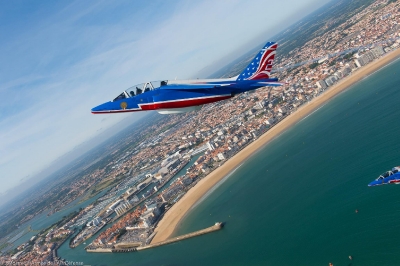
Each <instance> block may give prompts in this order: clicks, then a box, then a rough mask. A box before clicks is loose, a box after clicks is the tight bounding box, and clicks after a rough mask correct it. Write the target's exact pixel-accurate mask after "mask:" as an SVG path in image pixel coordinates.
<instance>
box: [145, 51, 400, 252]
mask: <svg viewBox="0 0 400 266" xmlns="http://www.w3.org/2000/svg"><path fill="white" fill-rule="evenodd" d="M399 57H400V49H396V50H394V51H391V52H389V53H387V54H385V55H384V56H383V57H381V58H379V59H376V60H375V61H373V62H371V63H369V64H368V65H366V66H363V67H362V68H360V69H358V70H356V71H355V72H353V73H352V74H351V75H350V76H347V77H345V78H343V79H341V80H340V81H339V82H338V83H337V84H335V85H333V86H332V87H328V89H327V90H325V91H324V92H323V93H322V94H320V95H319V96H317V97H316V98H313V99H312V100H311V101H310V102H308V103H304V104H303V105H302V106H300V107H299V108H298V109H297V110H296V111H295V112H294V113H292V114H290V115H289V116H287V117H286V118H284V119H283V120H282V121H280V122H279V123H278V124H276V125H275V126H274V127H273V128H271V129H270V130H268V131H267V132H266V133H264V134H263V135H261V136H260V137H259V138H258V139H257V140H255V141H254V142H252V143H251V144H249V145H248V146H246V147H245V148H244V149H243V150H241V151H240V152H239V153H237V154H236V155H235V156H233V157H232V158H230V159H229V160H227V161H226V162H225V163H224V164H223V165H222V166H220V167H218V168H217V169H215V170H214V171H213V172H211V173H210V174H208V175H207V176H206V177H204V178H203V179H201V180H200V181H199V182H198V183H197V184H196V185H195V186H194V187H193V188H191V189H190V190H189V191H188V192H187V193H186V194H185V195H184V196H183V197H182V198H181V199H180V200H179V201H178V202H177V203H175V204H174V205H173V206H172V207H171V209H169V210H168V211H167V212H166V213H165V214H164V217H163V218H162V219H161V221H160V222H159V223H158V225H157V227H156V229H155V232H157V233H156V235H155V237H154V238H153V240H152V241H151V244H154V243H157V242H161V241H165V240H167V239H168V238H170V237H171V236H172V235H173V234H174V232H175V231H176V229H177V227H178V225H179V224H180V222H181V221H182V219H183V218H184V217H185V216H186V214H188V213H189V212H190V210H192V208H193V207H194V206H195V205H196V203H197V202H199V201H200V200H201V199H202V198H203V197H204V196H205V195H206V194H207V192H208V191H210V190H211V189H212V188H213V187H214V186H215V185H217V184H218V183H219V182H220V181H222V180H224V178H225V177H226V176H227V175H229V174H230V173H231V172H233V171H234V170H235V169H237V167H239V166H240V165H241V164H242V163H243V162H245V161H246V160H247V159H248V158H249V157H251V156H252V155H253V154H254V153H256V152H257V151H258V150H260V149H261V148H263V147H265V145H267V144H268V143H269V142H270V141H272V140H273V139H275V138H276V137H278V136H279V135H280V134H282V133H283V132H285V131H286V130H287V129H289V128H290V127H292V126H293V125H295V124H297V123H298V122H300V121H301V120H302V119H304V118H306V117H307V116H308V115H310V114H312V113H313V112H315V111H317V110H318V109H319V108H321V107H322V106H324V105H325V104H326V103H327V102H329V101H330V100H331V99H332V98H334V97H335V96H337V95H339V94H340V93H341V92H343V91H345V90H347V89H349V88H350V87H351V86H353V85H354V84H356V83H358V82H359V81H361V80H363V79H364V78H366V77H368V76H370V75H372V74H374V73H375V72H376V71H378V70H380V69H381V68H383V67H385V66H387V65H389V64H390V63H392V62H394V61H395V60H396V59H398V58H399Z"/></svg>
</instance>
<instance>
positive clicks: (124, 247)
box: [85, 222, 224, 253]
mask: <svg viewBox="0 0 400 266" xmlns="http://www.w3.org/2000/svg"><path fill="white" fill-rule="evenodd" d="M223 225H224V223H222V222H217V223H215V224H214V225H213V226H210V227H207V228H205V229H202V230H199V231H195V232H192V233H188V234H184V235H181V236H177V237H173V238H171V239H167V240H165V241H161V242H158V243H154V244H148V245H144V246H139V244H138V243H136V242H134V243H119V244H117V245H115V246H113V247H109V248H92V247H86V248H85V249H86V252H91V253H121V252H133V251H141V250H145V249H150V248H155V247H159V246H163V245H168V244H171V243H175V242H178V241H182V240H185V239H188V238H192V237H196V236H201V235H204V234H208V233H212V232H215V231H218V230H221V229H222V228H223Z"/></svg>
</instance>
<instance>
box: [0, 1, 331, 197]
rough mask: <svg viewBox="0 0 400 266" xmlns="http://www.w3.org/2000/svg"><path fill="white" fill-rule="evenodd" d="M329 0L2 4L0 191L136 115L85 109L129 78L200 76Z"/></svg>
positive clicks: (117, 90)
mask: <svg viewBox="0 0 400 266" xmlns="http://www.w3.org/2000/svg"><path fill="white" fill-rule="evenodd" d="M327 2H329V1H328V0H302V1H298V0H280V1H270V0H252V1H248V0H219V1H215V0H204V1H190V0H170V1H164V0H161V1H158V0H154V1H146V0H143V1H141V0H136V1H135V0H129V1H123V0H118V1H101V0H97V1H94V0H88V1H51V0H42V1H36V0H32V1H21V0H14V1H0V61H1V62H2V64H0V99H1V102H0V184H1V185H0V195H1V194H3V195H4V194H5V193H6V192H7V191H9V190H10V189H11V188H14V187H16V186H19V185H21V184H22V183H23V182H34V181H35V180H29V178H31V177H32V176H34V175H37V174H38V173H40V171H42V170H43V169H45V168H47V167H49V166H50V165H51V164H52V162H54V160H56V159H57V158H60V156H62V155H63V154H65V153H68V152H70V151H71V150H73V149H76V148H77V147H78V146H79V145H80V144H82V143H84V142H87V141H89V140H90V139H92V138H94V137H95V136H97V135H98V134H100V133H101V132H103V131H104V130H106V129H107V128H113V127H115V132H118V131H119V130H120V128H121V126H120V124H121V122H120V121H122V120H123V121H124V122H123V123H131V122H132V121H134V120H135V119H138V118H139V117H141V115H140V114H138V113H131V114H114V115H112V114H111V115H93V114H91V112H90V109H91V108H92V107H94V106H96V105H99V104H101V103H103V102H106V101H109V100H112V99H113V98H115V97H116V96H117V95H118V94H119V93H120V92H122V91H123V90H124V89H126V88H128V87H130V86H132V85H134V84H138V83H142V82H145V81H150V80H161V79H175V78H178V79H179V78H181V79H185V78H197V76H196V75H197V73H199V71H200V70H204V69H205V68H207V69H208V68H210V65H213V63H215V62H218V60H219V59H221V58H227V56H229V55H230V56H234V55H235V54H236V53H237V57H239V56H240V55H242V54H244V53H245V52H247V51H246V50H243V49H244V48H243V47H249V48H254V47H255V46H256V45H260V46H261V45H262V42H264V41H265V42H267V41H273V40H270V39H268V38H270V37H272V36H273V35H274V34H276V33H278V32H280V31H282V30H284V29H285V28H286V27H288V26H289V25H291V24H292V23H294V22H296V21H297V20H299V19H301V18H302V17H304V16H306V15H307V14H309V13H311V12H312V11H313V10H315V9H317V8H319V7H321V6H323V5H324V4H326V3H327ZM242 50H243V51H242ZM238 51H242V53H241V54H240V52H238ZM233 59H235V58H232V60H233ZM227 63H229V62H227ZM215 70H217V69H215ZM210 74H212V73H210ZM199 78H204V77H199Z"/></svg>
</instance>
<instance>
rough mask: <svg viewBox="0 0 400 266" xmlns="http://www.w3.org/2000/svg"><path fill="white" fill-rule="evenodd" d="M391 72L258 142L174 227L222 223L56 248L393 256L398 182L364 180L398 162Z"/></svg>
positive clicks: (322, 259) (369, 261)
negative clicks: (165, 241)
mask: <svg viewBox="0 0 400 266" xmlns="http://www.w3.org/2000/svg"><path fill="white" fill-rule="evenodd" d="M399 74H400V61H397V62H396V63H394V64H391V65H390V66H388V67H386V68H384V69H382V70H381V71H379V72H377V73H375V74H374V75H372V76H370V77H368V78H365V79H364V80H362V81H361V82H359V83H358V84H357V85H356V86H354V87H353V88H351V89H350V90H347V91H345V92H343V93H341V94H340V95H338V96H337V97H336V98H335V99H333V100H331V101H330V102H329V103H327V104H326V105H325V106H323V107H322V108H320V109H319V110H318V111H316V112H314V113H313V114H312V115H310V116H308V117H307V118H306V119H303V120H302V121H300V122H299V123H297V124H296V125H295V126H293V127H292V128H291V129H289V130H287V131H286V132H284V133H283V134H282V135H280V136H279V137H278V138H276V139H275V140H274V141H273V142H271V143H269V144H268V145H266V146H265V147H263V148H262V149H260V150H259V151H258V152H257V153H256V154H255V155H254V156H252V157H251V158H250V159H249V160H248V161H246V162H245V163H243V164H242V165H241V166H240V167H239V168H238V169H237V170H236V171H235V172H234V173H232V174H231V175H230V176H229V178H228V179H227V180H226V181H225V182H223V183H222V184H220V185H219V186H218V187H217V188H216V189H215V190H214V191H213V192H212V193H211V194H210V195H209V196H208V197H207V198H205V199H204V200H203V201H202V202H201V203H200V204H198V205H197V206H196V207H195V208H194V209H193V210H192V211H191V212H190V214H189V215H188V216H187V217H186V218H185V219H184V221H183V223H182V224H181V226H180V228H179V230H178V232H177V234H183V233H187V232H191V231H194V230H198V229H202V228H205V227H208V226H210V225H212V224H213V223H214V222H216V221H223V222H226V226H225V228H224V229H223V230H220V231H218V232H215V233H212V234H208V235H204V236H200V237H196V238H192V239H189V240H185V241H182V242H179V243H174V244H171V245H167V246H163V247H159V248H155V249H151V250H146V251H141V252H137V253H125V254H87V253H85V252H84V251H83V250H82V249H76V250H70V249H68V248H66V247H65V245H64V246H63V247H61V249H60V250H59V255H60V256H62V257H64V258H66V259H67V260H70V261H82V262H84V263H85V264H90V265H146V266H147V265H272V266H274V265H278V266H284V265H309V266H312V265H315V266H317V265H318V266H320V265H328V263H329V262H332V263H333V264H334V265H335V266H337V265H352V266H356V265H398V264H399V261H400V207H399V206H400V197H399V195H400V186H396V185H387V186H380V187H368V186H367V184H368V183H369V182H370V181H372V180H373V179H375V178H376V177H377V176H378V175H379V174H381V173H382V172H384V171H386V170H388V169H390V168H392V167H393V166H396V165H400V137H399V136H400V105H399V99H400V85H399V84H400V75H399ZM356 209H358V211H359V212H358V213H355V210H356ZM349 255H351V256H352V257H353V261H350V260H349V258H348V256H349Z"/></svg>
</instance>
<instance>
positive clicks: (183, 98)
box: [92, 42, 283, 114]
mask: <svg viewBox="0 0 400 266" xmlns="http://www.w3.org/2000/svg"><path fill="white" fill-rule="evenodd" d="M277 47H278V44H277V43H275V42H268V43H267V44H265V45H264V47H263V48H262V49H261V50H260V52H259V53H258V54H257V55H256V56H255V57H254V59H253V60H252V61H251V62H250V64H249V65H248V66H247V67H246V68H245V69H244V70H243V72H242V73H241V74H240V75H238V76H236V77H232V78H227V79H203V80H199V79H196V80H162V81H151V82H145V83H142V84H138V85H135V86H133V87H130V88H128V89H127V90H125V91H123V92H122V93H121V94H119V95H118V96H117V97H116V98H115V99H114V100H112V101H109V102H106V103H103V104H101V105H99V106H96V107H94V108H93V109H92V113H93V114H112V113H125V112H138V111H149V110H156V111H158V112H159V113H161V114H176V113H184V112H189V111H193V110H199V109H200V108H201V107H202V105H204V104H208V103H212V102H217V101H222V100H225V99H229V98H232V97H234V96H235V95H237V94H239V93H243V92H246V91H251V90H255V89H258V88H261V87H266V86H281V85H283V83H282V82H278V79H277V78H271V77H270V74H271V70H272V64H273V61H274V58H275V53H276V49H277Z"/></svg>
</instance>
